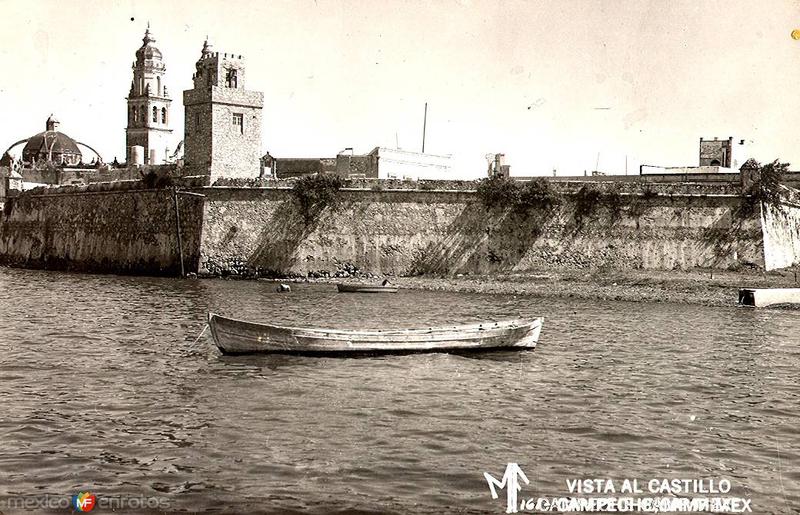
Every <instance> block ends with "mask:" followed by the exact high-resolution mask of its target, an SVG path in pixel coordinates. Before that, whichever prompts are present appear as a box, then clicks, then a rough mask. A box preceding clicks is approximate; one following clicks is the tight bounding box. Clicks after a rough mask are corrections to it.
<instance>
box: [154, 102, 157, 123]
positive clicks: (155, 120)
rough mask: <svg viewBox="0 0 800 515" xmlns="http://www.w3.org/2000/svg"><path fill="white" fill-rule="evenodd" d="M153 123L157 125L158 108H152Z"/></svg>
mask: <svg viewBox="0 0 800 515" xmlns="http://www.w3.org/2000/svg"><path fill="white" fill-rule="evenodd" d="M153 123H158V108H157V107H156V106H153Z"/></svg>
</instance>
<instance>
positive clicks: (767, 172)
mask: <svg viewBox="0 0 800 515" xmlns="http://www.w3.org/2000/svg"><path fill="white" fill-rule="evenodd" d="M756 164H757V165H758V167H759V174H758V179H757V180H756V181H755V182H753V184H752V185H751V186H750V188H748V189H747V191H745V192H744V199H743V201H742V207H741V210H740V213H741V214H742V216H744V217H748V216H751V215H752V214H754V213H755V210H756V207H757V206H759V205H760V204H761V203H762V202H763V203H765V204H770V205H776V204H779V203H780V201H781V190H782V189H783V188H782V185H781V184H782V183H783V178H784V174H785V173H786V172H787V171H788V170H789V163H781V162H779V161H778V160H777V159H776V160H775V161H773V162H771V163H769V164H766V165H760V164H758V163H756Z"/></svg>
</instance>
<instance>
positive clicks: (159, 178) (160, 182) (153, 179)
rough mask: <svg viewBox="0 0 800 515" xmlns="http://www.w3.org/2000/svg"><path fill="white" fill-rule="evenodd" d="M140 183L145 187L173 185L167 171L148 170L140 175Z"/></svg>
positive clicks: (168, 186) (157, 187)
mask: <svg viewBox="0 0 800 515" xmlns="http://www.w3.org/2000/svg"><path fill="white" fill-rule="evenodd" d="M141 181H142V185H143V186H144V187H145V188H147V189H161V188H171V187H172V186H173V185H174V181H173V180H172V177H171V175H170V174H169V171H167V170H155V169H153V170H150V171H148V172H147V173H145V174H143V175H142V179H141Z"/></svg>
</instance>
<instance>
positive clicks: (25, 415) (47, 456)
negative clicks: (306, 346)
mask: <svg viewBox="0 0 800 515" xmlns="http://www.w3.org/2000/svg"><path fill="white" fill-rule="evenodd" d="M274 286H275V285H274V284H273V283H265V282H235V281H177V280H170V279H150V278H132V277H114V276H87V275H73V274H61V273H48V272H36V271H24V270H9V269H0V312H2V314H3V316H4V322H3V324H2V326H0V406H1V407H2V413H3V415H2V417H0V496H6V495H44V494H51V495H66V494H69V495H72V494H74V493H76V492H77V491H78V490H87V489H88V490H91V491H92V492H95V493H97V494H98V495H131V496H153V497H159V498H161V499H165V500H166V501H168V502H169V503H170V506H171V508H172V509H174V510H207V509H228V510H234V511H248V510H255V509H258V510H262V511H274V512H282V511H286V510H295V511H310V512H329V511H334V510H346V509H362V510H373V511H381V512H396V513H409V512H415V513H426V512H429V513H439V512H442V511H445V510H447V511H455V512H459V513H470V512H476V513H501V512H502V511H504V507H505V505H504V503H503V502H502V501H503V499H500V500H492V499H491V496H490V494H489V490H488V488H487V485H486V482H485V480H484V479H483V472H484V471H489V472H491V473H492V474H494V475H499V474H501V473H502V470H503V469H504V467H505V464H506V463H507V462H518V463H519V464H520V466H521V467H522V468H523V469H524V471H525V473H526V474H527V476H528V478H529V479H530V480H531V485H530V486H525V487H524V488H523V492H521V494H520V496H521V497H525V496H527V497H530V496H534V495H549V496H561V495H564V494H566V492H567V490H566V480H567V479H573V478H583V477H588V478H594V477H598V478H641V479H649V478H661V477H667V478H673V477H678V478H728V479H730V480H731V482H732V484H733V493H734V494H736V495H739V496H747V497H750V498H752V499H753V501H752V502H753V508H754V511H756V512H757V513H763V512H770V513H791V512H795V511H796V510H797V508H798V506H800V487H798V482H799V481H800V472H798V471H800V456H798V453H799V452H800V445H798V443H797V441H798V438H797V436H798V429H797V428H798V418H797V417H798V410H797V406H798V396H799V395H800V387H798V386H797V381H796V377H797V370H798V368H799V367H800V345H798V340H799V339H798V337H797V335H798V332H799V330H800V313H798V312H796V311H777V310H776V311H763V310H742V309H736V308H730V309H720V308H704V307H698V306H680V305H670V304H665V305H648V304H630V303H607V302H606V303H600V302H587V301H576V300H570V299H565V300H560V301H558V300H553V299H546V300H544V299H537V298H531V297H512V296H488V295H471V294H448V293H441V292H437V293H433V292H414V291H401V292H400V293H398V294H395V295H377V296H364V295H358V294H337V293H336V292H335V287H333V286H322V285H314V286H311V285H298V286H293V291H292V293H290V294H279V293H276V292H275V289H274ZM207 311H215V312H219V313H221V314H227V315H231V316H235V317H238V318H244V319H250V320H261V321H269V322H274V323H278V324H287V325H304V324H313V325H317V326H324V327H338V328H344V327H358V328H380V327H414V326H420V325H442V324H449V323H465V322H469V321H478V320H485V319H500V318H517V317H532V316H540V315H541V316H544V317H545V324H544V331H543V333H542V337H541V339H540V343H539V346H538V347H537V349H536V350H535V351H534V352H523V353H515V352H496V353H489V354H484V355H478V356H474V355H472V356H457V355H448V354H420V355H410V356H386V357H368V358H362V359H336V358H314V357H294V356H240V357H225V356H221V355H219V353H217V351H216V350H215V349H214V348H213V346H212V345H211V344H210V343H209V341H208V340H207V339H205V338H203V339H201V340H200V341H199V342H198V343H197V344H193V341H194V339H195V338H196V337H197V335H198V333H199V332H200V330H201V329H202V327H203V323H204V318H205V315H206V312H207Z"/></svg>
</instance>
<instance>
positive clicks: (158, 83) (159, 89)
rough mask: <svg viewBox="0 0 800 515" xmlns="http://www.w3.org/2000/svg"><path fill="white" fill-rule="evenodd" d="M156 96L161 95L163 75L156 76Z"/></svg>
mask: <svg viewBox="0 0 800 515" xmlns="http://www.w3.org/2000/svg"><path fill="white" fill-rule="evenodd" d="M156 96H158V97H160V96H161V77H156Z"/></svg>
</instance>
